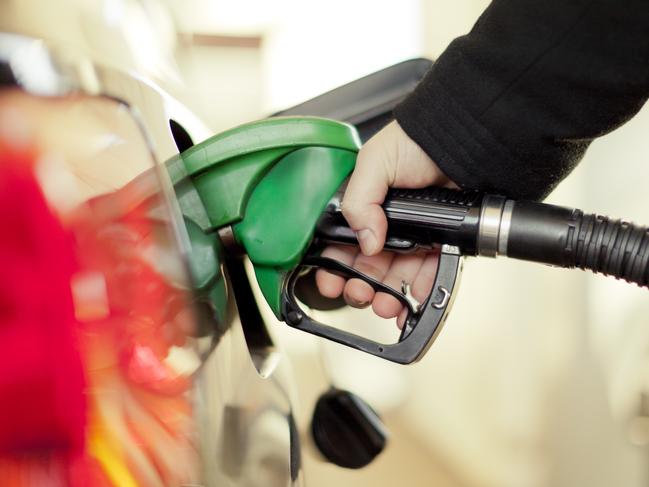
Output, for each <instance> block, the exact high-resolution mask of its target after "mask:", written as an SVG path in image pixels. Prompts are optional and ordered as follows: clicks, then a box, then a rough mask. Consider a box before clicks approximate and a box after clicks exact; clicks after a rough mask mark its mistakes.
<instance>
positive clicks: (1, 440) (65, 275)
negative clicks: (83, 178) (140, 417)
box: [0, 141, 86, 453]
mask: <svg viewBox="0 0 649 487" xmlns="http://www.w3.org/2000/svg"><path fill="white" fill-rule="evenodd" d="M34 161H35V151H32V150H29V149H27V150H25V149H16V148H15V147H12V146H11V145H8V144H6V143H3V142H2V141H0V273H1V274H2V279H0V451H1V452H2V453H17V452H23V453H24V452H29V451H34V452H41V453H42V452H44V451H47V450H50V449H56V450H58V451H69V452H70V453H75V452H76V453H78V452H80V450H81V449H82V448H83V445H84V437H85V425H86V399H85V396H84V387H85V379H84V375H83V369H82V364H81V359H80V353H79V347H78V342H77V330H76V327H77V323H76V321H75V315H74V307H73V301H72V294H71V290H70V279H71V277H72V275H73V274H74V272H75V266H76V264H75V261H74V251H73V241H72V237H71V235H70V234H69V233H68V232H66V231H65V230H64V229H63V227H62V225H61V224H60V222H59V221H58V219H57V217H56V216H55V215H54V214H53V213H52V211H51V210H50V209H49V208H48V206H47V203H46V200H45V197H44V196H43V194H42V192H41V190H40V187H39V184H38V182H37V180H36V177H35V174H34V169H35V162H34Z"/></svg>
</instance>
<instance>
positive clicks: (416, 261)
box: [316, 121, 457, 327]
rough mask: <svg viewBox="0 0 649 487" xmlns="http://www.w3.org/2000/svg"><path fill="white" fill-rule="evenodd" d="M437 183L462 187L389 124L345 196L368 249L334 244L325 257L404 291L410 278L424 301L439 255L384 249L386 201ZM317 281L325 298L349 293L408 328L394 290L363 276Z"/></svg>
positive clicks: (351, 300) (347, 212) (322, 276)
mask: <svg viewBox="0 0 649 487" xmlns="http://www.w3.org/2000/svg"><path fill="white" fill-rule="evenodd" d="M431 185H435V186H446V187H453V188H455V187H457V186H456V185H455V184H454V183H453V182H452V181H451V180H450V179H448V177H446V175H444V174H443V173H442V171H441V170H440V169H439V168H438V167H437V165H436V164H435V163H434V162H433V160H432V159H431V158H430V157H428V155H427V154H426V153H425V152H424V151H423V150H422V149H421V148H420V147H419V146H418V145H417V144H416V143H415V142H414V141H413V140H412V139H411V138H410V137H408V135H407V134H406V133H405V132H404V131H403V129H402V128H401V127H400V126H399V124H398V123H397V122H396V121H393V122H391V123H389V124H388V125H387V126H386V127H384V128H383V129H382V130H381V131H380V132H378V133H377V134H376V135H375V136H374V137H372V138H371V139H370V140H368V141H367V143H366V144H365V145H364V146H363V147H362V148H361V150H360V151H359V153H358V158H357V159H356V168H355V169H354V172H353V173H352V175H351V178H350V180H349V184H348V185H347V190H346V191H345V196H344V197H343V203H342V211H343V215H344V217H345V218H346V219H347V222H348V224H349V226H350V227H351V228H352V229H353V230H354V231H355V232H356V236H357V238H358V241H359V243H360V247H361V251H362V253H361V252H359V251H358V249H357V248H355V247H343V246H330V247H327V248H326V249H325V250H324V251H323V252H322V255H323V256H324V257H330V258H333V259H336V260H339V261H341V262H343V263H345V264H347V265H353V267H355V268H356V269H358V270H359V271H361V272H363V273H365V274H367V275H369V276H372V277H373V278H375V279H378V280H379V281H382V282H383V283H385V284H386V285H388V286H390V287H392V288H394V289H397V290H400V289H401V282H402V281H403V282H406V283H408V284H410V287H411V292H412V294H413V296H414V297H415V298H416V299H417V300H418V301H420V302H422V301H424V300H425V299H426V296H427V295H428V293H429V292H430V289H431V287H432V283H433V280H434V278H435V274H436V272H437V264H438V260H439V253H438V252H428V253H415V254H407V255H396V254H394V253H391V252H385V251H382V250H381V249H382V248H383V245H384V243H385V236H386V232H387V227H388V222H387V219H386V216H385V213H384V212H383V209H382V208H381V204H382V203H383V200H384V199H385V196H386V194H387V191H388V188H391V187H398V188H424V187H426V186H431ZM316 283H317V285H318V289H319V291H320V293H321V294H322V295H323V296H325V297H328V298H336V297H338V296H340V294H341V293H343V296H344V298H345V301H346V302H347V303H348V304H349V305H350V306H354V307H357V308H364V307H366V306H368V305H370V304H371V305H372V309H373V310H374V312H375V313H376V314H377V315H378V316H381V317H383V318H393V317H398V319H397V324H398V326H399V327H402V326H403V322H404V321H405V318H406V316H407V310H406V309H405V308H404V307H403V306H402V305H401V303H400V302H399V301H397V300H396V299H395V298H394V297H392V296H390V295H388V294H385V293H375V292H374V290H373V289H372V288H371V287H370V286H369V284H367V283H365V282H363V281H361V280H360V279H350V280H349V281H345V279H344V278H342V277H340V276H336V275H333V274H330V273H328V272H326V271H324V270H319V271H318V272H317V274H316Z"/></svg>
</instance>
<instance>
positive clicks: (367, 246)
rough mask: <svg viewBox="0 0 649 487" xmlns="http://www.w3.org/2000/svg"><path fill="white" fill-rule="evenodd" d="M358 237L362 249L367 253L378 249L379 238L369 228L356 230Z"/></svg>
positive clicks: (369, 253)
mask: <svg viewBox="0 0 649 487" xmlns="http://www.w3.org/2000/svg"><path fill="white" fill-rule="evenodd" d="M356 238H357V239H358V242H359V243H360V244H361V250H362V251H363V253H364V254H365V255H371V254H373V253H374V252H375V251H376V246H377V240H376V236H375V235H374V232H373V231H372V230H370V229H369V228H364V229H363V230H359V231H358V232H356Z"/></svg>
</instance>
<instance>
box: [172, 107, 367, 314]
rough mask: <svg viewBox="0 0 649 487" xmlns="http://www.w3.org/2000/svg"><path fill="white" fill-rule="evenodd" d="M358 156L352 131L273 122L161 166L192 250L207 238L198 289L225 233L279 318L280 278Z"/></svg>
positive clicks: (301, 121) (240, 130)
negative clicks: (208, 254) (208, 256)
mask: <svg viewBox="0 0 649 487" xmlns="http://www.w3.org/2000/svg"><path fill="white" fill-rule="evenodd" d="M359 148H360V140H359V137H358V134H357V133H356V130H355V128H354V127H353V126H351V125H348V124H345V123H341V122H337V121H334V120H328V119H323V118H315V117H279V118H270V119H266V120H261V121H257V122H252V123H248V124H244V125H241V126H239V127H236V128H233V129H231V130H228V131H226V132H223V133H221V134H217V135H215V136H213V137H210V138H209V139H207V140H205V141H203V142H201V143H199V144H196V145H195V146H193V147H191V148H190V149H188V150H186V151H184V152H182V153H181V154H178V155H177V156H176V157H174V158H172V159H171V160H169V161H167V163H166V167H167V170H168V172H169V175H170V177H171V180H172V182H173V184H174V187H175V189H176V195H177V197H178V201H179V204H180V208H181V211H182V213H183V216H184V219H185V222H186V224H187V225H188V228H191V230H192V231H191V232H190V239H191V241H192V247H193V246H194V241H195V240H196V242H197V243H200V244H201V245H203V246H204V245H205V242H206V236H210V237H211V239H212V241H213V245H214V246H215V248H217V249H219V250H217V251H215V252H213V253H212V254H213V255H214V256H215V259H216V261H215V262H214V264H213V266H212V268H211V269H208V268H206V267H205V261H204V260H202V262H201V266H200V267H201V270H200V273H201V275H202V281H204V282H205V281H209V279H210V278H209V274H210V272H213V273H217V272H218V273H220V269H221V267H220V266H221V262H220V260H221V250H220V249H222V245H221V243H220V240H219V239H218V235H217V233H216V232H218V230H219V229H221V228H224V227H227V226H231V227H232V231H233V234H234V237H235V239H236V240H237V242H238V243H239V244H241V245H242V246H243V248H244V249H245V251H246V253H247V254H248V257H249V258H250V260H251V262H252V263H253V266H254V269H255V274H256V277H257V282H258V283H259V286H260V288H261V291H262V293H263V295H264V297H265V298H266V301H267V302H268V304H269V305H270V307H271V309H272V310H273V312H274V313H275V315H276V316H278V317H279V316H280V304H281V292H282V287H283V285H284V281H285V279H286V276H287V273H288V272H289V271H291V270H293V269H294V268H295V267H296V266H297V265H298V264H299V262H300V260H301V259H302V257H303V255H304V253H305V252H306V250H307V248H308V247H309V245H310V243H311V240H312V238H313V232H314V228H315V225H316V222H317V220H318V218H319V216H320V214H321V213H322V211H323V210H324V208H325V206H326V205H327V202H328V201H329V200H330V199H331V197H332V196H333V194H334V193H335V192H336V190H337V189H338V187H339V186H340V185H341V184H342V182H343V181H344V179H345V178H346V177H347V176H348V175H349V174H350V173H351V171H352V169H353V168H354V164H355V162H356V154H357V152H358V149H359ZM197 229H198V230H200V232H201V233H200V235H199V234H198V233H197ZM203 255H205V253H204V252H203ZM190 260H193V259H192V257H191V256H190Z"/></svg>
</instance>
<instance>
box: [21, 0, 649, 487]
mask: <svg viewBox="0 0 649 487" xmlns="http://www.w3.org/2000/svg"><path fill="white" fill-rule="evenodd" d="M132 3H133V2H122V1H118V0H114V1H108V0H107V1H105V2H103V5H104V8H105V12H104V16H105V17H107V18H113V19H114V25H115V26H116V28H118V27H119V26H123V25H125V23H128V22H130V21H134V20H133V19H134V16H136V15H143V14H144V15H149V16H152V17H154V18H155V19H156V22H155V25H156V26H157V28H158V29H159V30H160V32H159V33H158V34H159V35H158V37H157V38H158V39H160V41H159V42H162V43H163V44H164V48H165V49H167V50H168V51H169V52H173V54H174V56H173V60H169V59H165V62H164V63H163V62H157V58H156V56H155V53H158V52H159V51H160V47H161V45H157V44H156V45H147V44H146V43H141V44H140V46H141V52H139V51H135V52H130V53H129V54H130V55H132V56H133V63H134V64H137V65H138V66H140V67H142V66H144V67H145V68H146V70H145V71H146V73H147V75H148V76H150V77H152V78H153V79H155V80H156V81H157V82H159V83H160V84H161V85H162V86H163V87H164V88H165V89H166V90H168V91H169V92H170V93H171V94H172V95H174V96H175V97H177V98H178V99H179V100H180V101H181V102H183V103H184V104H186V105H187V106H188V107H189V108H190V110H192V111H193V112H194V113H195V114H197V115H198V116H199V117H200V118H202V119H203V120H204V121H205V122H206V124H207V125H208V127H209V128H210V129H211V130H212V131H213V132H218V131H221V130H224V129H227V128H230V127H232V126H234V125H237V124H240V123H243V122H246V121H250V120H254V119H258V118H263V117H265V116H267V115H269V114H271V113H273V112H275V111H277V110H281V109H283V108H287V107H290V106H291V105H294V104H297V103H300V102H302V101H304V100H306V99H309V98H311V97H313V96H316V95H318V94H321V93H323V92H325V91H327V90H330V89H332V88H335V87H337V86H339V85H341V84H344V83H346V82H349V81H352V80H354V79H356V78H359V77H361V76H364V75H366V74H369V73H371V72H373V71H376V70H378V69H381V68H384V67H387V66H389V65H391V64H394V63H397V62H399V61H402V60H405V59H409V58H413V57H420V56H423V57H428V58H431V59H434V58H435V57H437V56H438V55H439V54H440V53H441V52H442V51H443V50H444V48H445V46H446V45H447V44H448V43H449V42H450V41H451V40H452V39H453V38H454V37H456V36H458V35H462V34H464V33H466V32H467V31H468V30H469V29H470V28H471V26H472V25H473V23H474V22H475V21H476V20H477V18H478V16H479V15H480V13H481V12H482V10H483V9H484V8H486V6H487V5H488V3H489V2H487V1H485V0H454V1H448V0H447V1H441V0H400V1H398V2H397V1H383V2H376V1H370V0H355V1H353V2H352V1H342V0H329V1H327V2H318V1H314V0H309V1H304V0H302V1H298V0H271V1H269V0H240V1H237V2H228V1H224V0H184V1H180V0H165V1H164V2H163V3H162V4H159V3H157V2H150V1H141V2H138V3H139V5H140V7H142V8H140V9H138V10H132V9H131V5H132ZM19 14H20V12H16V15H19ZM45 21H48V22H51V21H52V18H51V17H48V18H44V19H43V22H45ZM86 28H88V29H92V28H93V27H92V25H90V26H88V24H87V23H86ZM612 28H614V26H613V27H612ZM63 31H64V29H62V33H61V36H62V38H64V36H65V35H70V33H69V32H67V33H65V32H63ZM109 39H110V37H109V36H107V37H106V41H105V42H106V43H110V40H109ZM103 47H104V48H105V47H106V46H103ZM112 49H113V50H114V51H115V52H117V51H119V50H120V46H118V45H116V46H114V47H112ZM122 54H123V53H122ZM524 116H526V114H524V113H522V114H521V117H524ZM647 134H649V110H647V109H644V110H643V111H641V112H640V114H639V115H638V116H636V117H635V118H634V119H633V120H632V121H631V122H629V123H628V124H626V125H625V126H624V127H622V128H621V129H619V130H617V131H616V132H614V133H612V134H610V135H608V136H606V137H603V138H602V139H601V140H598V141H597V142H595V143H594V144H593V145H592V147H591V149H590V150H589V151H588V153H587V156H586V158H585V160H584V161H583V163H582V164H581V165H580V166H579V167H578V169H577V170H576V171H574V173H573V174H572V175H571V176H570V177H569V178H568V179H567V180H566V181H565V182H564V183H563V184H562V185H561V186H560V187H559V188H558V189H557V190H556V191H555V192H554V193H553V194H552V195H551V196H550V198H549V201H550V202H553V203H557V204H564V205H567V206H575V207H580V208H583V209H585V210H587V211H596V212H599V213H603V214H609V215H611V216H624V217H626V218H628V219H630V220H634V221H637V222H640V223H649V214H648V213H647V211H646V208H648V207H649V206H648V205H649V192H648V191H647V190H646V180H647V179H646V178H647V176H649V164H648V163H647V161H648V160H649V142H648V141H647ZM648 311H649V299H648V297H647V291H646V290H640V289H638V288H637V287H635V286H630V285H628V284H624V283H620V282H617V281H615V280H612V279H607V278H604V277H601V276H593V275H590V274H586V273H582V272H577V271H573V272H569V271H564V270H558V269H553V268H549V267H542V266H538V265H533V264H526V263H520V262H510V261H507V260H505V259H498V260H481V261H477V260H467V261H466V264H465V272H464V275H463V277H462V284H461V287H460V293H459V295H458V297H457V299H456V302H455V307H454V310H453V312H452V314H451V316H450V318H449V320H448V322H447V324H446V327H445V329H444V331H443V333H442V334H441V336H440V337H439V339H438V340H437V341H436V343H435V345H434V347H433V348H432V349H431V350H430V351H429V353H428V354H427V355H426V356H425V358H424V359H423V360H422V361H421V362H419V363H418V364H415V365H412V366H407V367H404V366H397V365H392V364H388V363H384V362H382V361H380V360H378V359H375V358H373V357H370V356H367V355H364V354H361V353H356V352H353V351H349V350H346V349H344V348H342V347H339V346H337V345H335V344H330V343H323V342H322V341H321V340H318V339H316V338H313V337H311V336H309V335H306V334H303V333H299V332H295V331H294V330H291V329H289V328H288V327H286V326H285V325H283V324H281V323H274V324H272V325H271V331H272V333H273V335H274V338H275V340H276V342H277V343H278V344H279V346H280V347H281V348H282V349H283V350H285V351H286V352H287V353H288V354H289V356H290V359H291V363H292V365H293V369H294V374H295V378H296V380H297V389H298V391H299V394H300V401H299V404H298V405H299V411H298V423H299V427H300V430H301V431H303V432H304V431H307V429H308V422H309V419H310V414H311V412H312V410H313V404H314V401H315V399H316V398H317V396H318V395H319V394H320V393H321V392H322V391H323V390H324V389H325V388H326V387H327V385H328V384H329V382H333V384H335V385H337V386H339V387H344V388H348V389H350V390H352V391H355V392H358V393H359V394H360V395H361V396H362V397H363V398H365V399H366V400H367V401H368V402H369V403H370V404H371V405H372V406H373V407H374V408H375V409H377V411H378V412H379V413H380V414H381V415H382V417H383V418H384V420H385V421H386V423H387V425H388V427H389V429H390V431H391V442H390V444H389V447H388V448H387V450H386V451H385V452H384V453H383V454H382V455H381V456H380V457H379V458H378V459H377V460H376V461H375V462H374V463H373V464H371V465H370V466H369V467H366V468H365V469H362V470H359V471H349V470H343V469H339V468H337V467H334V466H332V465H329V464H327V463H325V462H324V461H320V460H319V459H318V458H317V456H316V455H315V454H314V452H313V451H312V450H311V451H309V452H305V454H304V457H303V458H304V467H305V478H306V484H307V485H308V486H316V487H317V486H329V485H334V483H336V484H337V485H340V486H341V487H342V486H346V485H374V486H392V485H397V484H398V485H412V486H424V485H426V486H428V485H436V486H441V487H447V486H448V487H483V486H484V487H490V486H494V487H495V486H497V487H510V486H511V487H541V486H566V487H568V486H570V487H574V486H582V485H583V486H586V485H587V486H589V487H596V486H607V487H610V486H612V485H624V486H627V487H636V486H644V485H647V482H648V481H649V479H648V478H647V477H648V475H647V474H648V473H649V451H648V450H647V446H648V445H649V326H648V325H649V323H648V322H647V321H648V320H647V318H646V317H647V316H648ZM267 314H268V316H269V320H272V318H271V317H270V314H269V313H267ZM329 318H331V319H333V320H339V321H340V322H344V321H348V320H353V321H355V322H360V323H361V324H362V326H367V327H384V328H390V327H393V326H394V324H392V323H384V322H381V320H378V319H375V318H373V317H372V316H370V313H369V311H368V312H366V313H362V314H359V312H356V311H354V312H353V313H352V311H349V310H345V311H341V312H336V314H335V316H333V317H329ZM329 318H327V319H329ZM323 319H324V318H323ZM390 329H391V328H390Z"/></svg>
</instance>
